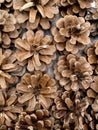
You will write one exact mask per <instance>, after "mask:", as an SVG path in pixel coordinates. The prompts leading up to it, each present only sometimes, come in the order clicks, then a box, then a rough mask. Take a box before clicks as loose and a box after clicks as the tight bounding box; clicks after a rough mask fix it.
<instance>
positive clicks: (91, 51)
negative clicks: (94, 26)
mask: <svg viewBox="0 0 98 130" xmlns="http://www.w3.org/2000/svg"><path fill="white" fill-rule="evenodd" d="M86 53H87V57H88V62H89V63H90V64H91V65H92V68H93V70H94V73H95V74H98V41H97V40H96V41H94V42H93V45H92V46H91V47H89V48H88V49H87V52H86Z"/></svg>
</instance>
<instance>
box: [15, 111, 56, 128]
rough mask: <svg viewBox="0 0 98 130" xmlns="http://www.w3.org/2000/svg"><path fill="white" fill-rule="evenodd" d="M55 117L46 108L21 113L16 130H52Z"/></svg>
mask: <svg viewBox="0 0 98 130" xmlns="http://www.w3.org/2000/svg"><path fill="white" fill-rule="evenodd" d="M53 124H54V118H53V117H51V115H50V113H49V111H48V110H46V109H37V110H35V111H34V112H33V113H31V114H27V113H25V112H24V113H22V114H21V115H19V119H18V122H17V123H16V127H15V130H52V127H53Z"/></svg>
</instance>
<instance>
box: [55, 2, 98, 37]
mask: <svg viewBox="0 0 98 130" xmlns="http://www.w3.org/2000/svg"><path fill="white" fill-rule="evenodd" d="M58 6H59V10H60V13H61V15H62V16H65V15H73V14H74V15H77V16H82V17H84V18H85V20H86V21H89V22H90V23H91V35H93V36H96V35H97V34H98V27H97V23H98V0H59V2H58ZM95 28H96V29H95Z"/></svg>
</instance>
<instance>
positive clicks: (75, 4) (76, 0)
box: [58, 0, 94, 17]
mask: <svg viewBox="0 0 98 130" xmlns="http://www.w3.org/2000/svg"><path fill="white" fill-rule="evenodd" d="M93 2H94V0H59V1H58V6H59V8H60V13H61V15H62V16H65V15H66V14H67V15H73V14H75V15H78V16H82V17H83V16H85V14H86V12H87V9H89V8H91V7H92V4H93Z"/></svg>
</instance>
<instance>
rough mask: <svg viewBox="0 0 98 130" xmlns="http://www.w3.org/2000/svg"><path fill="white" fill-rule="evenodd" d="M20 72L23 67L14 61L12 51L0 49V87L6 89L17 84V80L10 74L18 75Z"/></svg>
mask: <svg viewBox="0 0 98 130" xmlns="http://www.w3.org/2000/svg"><path fill="white" fill-rule="evenodd" d="M22 71H23V67H22V66H21V65H19V64H18V62H17V61H16V58H15V54H14V53H13V51H11V50H10V49H7V50H3V49H1V48H0V87H1V88H2V89H6V88H8V87H9V86H10V85H11V84H12V85H13V84H15V83H17V82H18V78H17V77H16V76H13V75H12V74H11V73H20V72H22Z"/></svg>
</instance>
